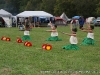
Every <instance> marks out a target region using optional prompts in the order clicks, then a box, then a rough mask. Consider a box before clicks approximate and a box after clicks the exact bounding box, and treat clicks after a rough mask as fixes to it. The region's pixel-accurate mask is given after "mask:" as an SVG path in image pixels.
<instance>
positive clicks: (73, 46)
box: [63, 28, 79, 50]
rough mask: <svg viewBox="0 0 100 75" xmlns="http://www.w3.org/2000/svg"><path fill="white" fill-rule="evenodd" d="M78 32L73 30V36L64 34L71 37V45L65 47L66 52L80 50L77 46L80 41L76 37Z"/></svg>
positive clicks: (75, 29)
mask: <svg viewBox="0 0 100 75" xmlns="http://www.w3.org/2000/svg"><path fill="white" fill-rule="evenodd" d="M76 32H77V28H72V34H69V33H65V32H63V34H66V35H69V36H70V40H69V41H70V45H66V46H63V49H66V50H78V49H79V47H78V46H77V43H78V41H77V37H76Z"/></svg>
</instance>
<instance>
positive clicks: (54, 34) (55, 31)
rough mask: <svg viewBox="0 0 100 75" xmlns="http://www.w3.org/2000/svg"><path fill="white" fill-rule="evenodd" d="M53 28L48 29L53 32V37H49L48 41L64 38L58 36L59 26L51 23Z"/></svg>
mask: <svg viewBox="0 0 100 75" xmlns="http://www.w3.org/2000/svg"><path fill="white" fill-rule="evenodd" d="M49 25H50V27H51V30H46V31H48V32H51V37H49V38H48V39H47V41H61V40H62V39H60V38H58V31H57V26H56V25H52V23H51V22H50V23H49Z"/></svg>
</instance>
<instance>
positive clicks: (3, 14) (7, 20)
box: [0, 9, 12, 27]
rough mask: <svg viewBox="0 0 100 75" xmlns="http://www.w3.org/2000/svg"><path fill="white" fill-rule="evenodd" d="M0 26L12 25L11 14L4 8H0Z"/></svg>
mask: <svg viewBox="0 0 100 75" xmlns="http://www.w3.org/2000/svg"><path fill="white" fill-rule="evenodd" d="M0 26H1V27H12V14H11V13H9V12H7V11H5V10H4V9H0Z"/></svg>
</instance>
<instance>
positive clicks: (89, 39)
mask: <svg viewBox="0 0 100 75" xmlns="http://www.w3.org/2000/svg"><path fill="white" fill-rule="evenodd" d="M93 29H94V26H92V25H90V24H88V29H84V30H82V31H83V32H88V34H87V37H86V38H85V39H84V40H83V41H82V44H81V45H94V42H95V41H94V33H93Z"/></svg>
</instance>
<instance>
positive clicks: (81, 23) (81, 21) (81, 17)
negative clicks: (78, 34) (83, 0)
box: [79, 16, 85, 30]
mask: <svg viewBox="0 0 100 75" xmlns="http://www.w3.org/2000/svg"><path fill="white" fill-rule="evenodd" d="M84 22H85V21H84V18H83V16H80V18H79V29H81V30H83V25H84Z"/></svg>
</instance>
